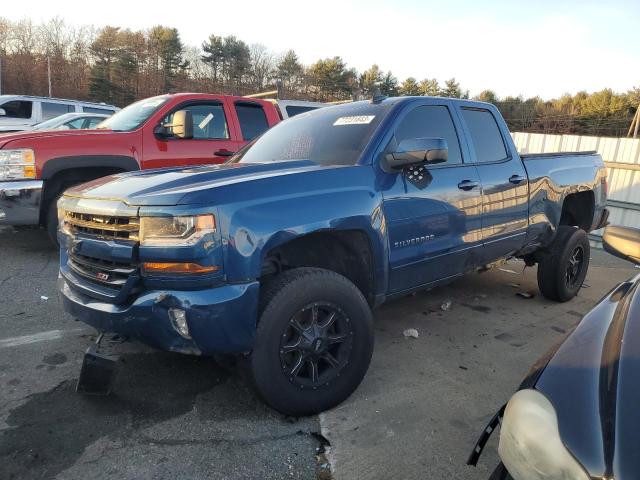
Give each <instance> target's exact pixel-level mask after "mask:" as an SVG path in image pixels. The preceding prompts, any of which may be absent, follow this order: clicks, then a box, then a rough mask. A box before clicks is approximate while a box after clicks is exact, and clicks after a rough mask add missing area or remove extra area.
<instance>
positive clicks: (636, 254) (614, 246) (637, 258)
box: [602, 225, 640, 265]
mask: <svg viewBox="0 0 640 480" xmlns="http://www.w3.org/2000/svg"><path fill="white" fill-rule="evenodd" d="M602 245H603V246H604V249H605V250H606V251H607V252H609V253H610V254H611V255H615V256H616V257H619V258H623V259H624V260H628V261H630V262H633V263H635V264H636V265H640V229H637V228H630V227H619V226H611V225H610V226H608V227H607V228H605V229H604V233H603V235H602Z"/></svg>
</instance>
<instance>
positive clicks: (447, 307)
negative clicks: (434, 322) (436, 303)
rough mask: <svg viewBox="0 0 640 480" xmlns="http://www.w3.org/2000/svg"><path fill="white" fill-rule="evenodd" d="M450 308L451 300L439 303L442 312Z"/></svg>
mask: <svg viewBox="0 0 640 480" xmlns="http://www.w3.org/2000/svg"><path fill="white" fill-rule="evenodd" d="M450 308H451V300H447V301H446V302H443V303H442V305H440V310H442V311H443V312H446V311H447V310H449V309H450Z"/></svg>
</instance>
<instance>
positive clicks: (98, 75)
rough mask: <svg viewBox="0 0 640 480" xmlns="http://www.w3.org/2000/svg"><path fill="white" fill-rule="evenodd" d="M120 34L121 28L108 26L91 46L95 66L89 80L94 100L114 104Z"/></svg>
mask: <svg viewBox="0 0 640 480" xmlns="http://www.w3.org/2000/svg"><path fill="white" fill-rule="evenodd" d="M119 33H120V28H119V27H111V26H106V27H104V28H103V29H102V30H101V31H100V33H99V34H98V36H97V37H96V39H95V40H94V41H93V43H92V44H91V47H90V51H91V55H92V56H93V58H94V64H93V67H92V68H91V74H90V78H89V95H90V96H91V98H92V99H94V100H97V101H103V102H109V103H113V102H114V100H115V98H116V96H117V86H116V84H115V83H114V81H113V74H114V68H113V66H114V63H115V62H116V59H117V55H118V43H119V42H118V34H119Z"/></svg>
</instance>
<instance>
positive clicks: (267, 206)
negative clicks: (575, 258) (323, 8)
mask: <svg viewBox="0 0 640 480" xmlns="http://www.w3.org/2000/svg"><path fill="white" fill-rule="evenodd" d="M428 105H439V106H444V107H446V108H448V109H449V112H450V114H451V117H452V120H453V123H454V126H455V129H456V131H457V133H458V135H459V138H460V148H461V154H462V158H463V163H460V164H457V165H448V164H446V163H445V164H438V165H432V166H428V167H427V171H428V175H429V182H428V184H427V185H426V186H425V187H424V188H419V187H417V186H415V185H414V184H412V183H411V182H409V181H407V176H406V175H405V174H404V173H403V172H401V171H392V172H388V171H385V169H384V168H383V166H382V165H381V159H382V158H383V155H384V149H385V148H386V147H387V145H388V144H389V142H390V140H391V139H392V137H393V135H394V132H395V130H396V128H397V126H398V125H399V123H400V122H401V121H402V119H403V118H404V117H405V115H407V113H408V112H410V111H411V110H413V109H414V108H417V107H421V106H428ZM365 107H366V108H367V109H369V110H371V108H374V109H375V107H371V106H370V105H369V104H368V103H363V102H360V103H355V104H350V105H341V106H337V107H330V108H326V109H320V110H317V111H314V112H310V113H308V114H304V115H301V116H300V117H301V118H308V116H309V115H318V116H319V115H331V114H332V112H338V113H339V114H340V115H343V116H349V115H358V112H360V111H361V110H362V108H365ZM465 107H467V108H468V107H473V108H481V109H486V110H489V111H490V112H491V113H492V114H493V115H494V117H495V118H496V120H497V121H498V125H499V128H500V135H501V136H502V138H503V141H504V144H505V149H506V151H507V154H508V157H507V158H506V159H504V160H502V161H499V162H492V163H481V162H480V160H481V159H479V158H477V156H476V152H475V150H474V147H473V144H472V141H471V140H470V135H469V132H468V128H467V126H466V124H465V123H464V119H463V117H462V114H461V110H460V109H461V108H465ZM379 115H381V116H382V118H381V119H379V123H378V124H377V126H376V128H375V131H374V132H373V133H372V134H371V135H370V137H369V138H368V140H367V141H366V144H364V145H362V146H361V155H360V156H359V159H358V160H357V162H355V163H354V164H352V165H331V164H326V163H325V164H320V163H318V162H313V161H311V160H289V161H270V162H266V163H230V164H224V165H215V166H205V167H200V168H187V169H179V168H174V169H166V170H157V171H143V172H132V173H127V174H121V175H118V176H116V178H115V180H113V179H112V180H111V181H105V182H103V183H102V184H100V183H96V182H93V183H92V186H91V187H82V186H81V187H77V188H75V189H74V190H73V195H74V196H82V197H83V198H84V197H86V198H91V199H98V201H99V199H102V198H104V199H111V201H113V200H114V199H119V200H121V201H122V202H123V204H126V205H128V206H129V207H135V208H137V209H138V215H140V216H170V215H195V214H213V215H215V218H216V224H217V230H216V232H215V234H213V235H208V236H207V237H205V238H203V239H202V240H201V241H200V242H198V243H197V244H195V245H193V246H188V247H145V246H139V245H138V244H134V243H131V242H123V241H105V240H100V239H98V238H92V237H91V236H88V235H80V234H78V235H76V236H75V237H74V238H70V237H69V236H67V235H66V234H64V233H62V232H61V233H60V241H61V245H62V246H63V247H62V254H61V272H62V274H63V275H62V278H63V280H62V287H61V288H62V292H63V298H64V303H65V307H66V308H67V309H68V310H69V311H70V312H71V313H72V314H74V315H75V316H77V317H79V318H80V319H81V320H83V321H85V322H87V323H89V324H91V325H93V326H95V327H96V328H98V329H99V330H108V331H117V332H121V333H129V334H132V335H134V336H136V337H138V338H140V339H141V340H143V341H146V342H147V343H150V344H153V345H155V346H158V347H160V348H165V349H179V350H180V349H181V350H183V351H189V350H190V349H194V351H195V350H199V351H201V352H202V353H206V354H210V353H214V352H230V351H245V350H250V349H251V347H252V342H253V337H254V333H255V325H256V322H257V304H258V296H259V283H258V282H259V278H260V276H261V269H262V266H263V259H264V258H265V257H266V255H267V254H268V252H269V251H271V250H272V249H274V248H276V247H278V246H281V245H283V244H285V243H287V242H289V241H291V240H293V239H296V238H299V237H301V236H304V235H307V234H310V233H317V232H326V231H331V232H335V231H358V232H361V233H363V234H364V235H365V236H366V238H367V239H368V240H369V246H370V249H371V261H372V271H373V276H374V277H373V279H372V282H371V284H372V285H373V292H371V293H372V297H373V298H375V303H380V301H384V300H385V299H387V298H391V297H394V296H397V295H401V294H403V293H406V292H410V291H413V290H417V289H420V288H425V287H429V286H432V285H437V284H440V283H444V282H447V281H450V280H451V279H452V278H455V277H457V276H459V275H461V274H463V273H465V272H469V271H472V270H474V269H477V268H479V267H482V266H483V265H486V264H489V263H492V262H494V261H496V260H499V259H501V258H506V257H510V256H518V255H523V254H526V253H531V252H532V251H534V250H535V249H537V248H540V247H544V246H546V245H548V244H549V242H550V241H551V240H552V239H553V232H554V231H555V229H556V227H557V226H558V224H559V221H560V215H561V211H562V205H563V202H564V199H565V198H566V196H567V195H569V194H572V193H577V192H581V191H593V192H594V198H595V205H594V215H593V217H594V218H593V222H592V228H595V227H596V226H597V223H598V220H599V218H600V217H601V215H602V212H603V209H604V201H605V200H606V198H605V194H604V192H603V187H602V180H603V178H604V175H605V172H604V164H603V162H602V160H601V158H600V157H599V156H598V155H596V154H593V155H584V154H580V155H569V156H546V157H544V156H543V157H531V158H525V159H524V160H523V159H522V158H521V157H520V156H519V155H518V152H517V151H516V149H515V146H514V144H513V141H512V140H511V137H510V135H509V132H508V131H507V127H506V125H505V123H504V121H503V120H502V118H501V117H500V114H499V112H498V111H497V109H496V108H495V107H494V106H492V105H488V104H484V103H480V102H472V101H465V100H461V101H458V100H451V99H443V98H429V97H417V98H413V97H406V98H399V99H388V100H385V101H383V102H382V104H381V106H380V113H379ZM297 118H298V117H296V118H293V119H291V120H288V121H287V122H283V123H282V124H280V125H278V126H276V127H274V128H273V129H272V130H271V131H269V132H267V133H266V134H265V135H264V137H263V138H262V139H260V140H258V142H261V141H268V140H269V137H268V136H269V135H270V134H273V135H277V134H278V132H279V131H282V130H278V129H282V128H291V127H292V126H295V125H296V122H297V121H298V120H296V119H297ZM285 124H286V125H288V126H286V125H285ZM336 128H349V127H336ZM287 131H289V130H287ZM258 145H259V143H258ZM253 148H257V147H253ZM513 176H521V177H523V181H522V182H520V183H518V184H514V183H512V182H510V181H509V179H510V178H511V177H513ZM464 180H469V181H473V182H477V184H478V186H477V187H476V188H473V189H471V190H463V189H460V188H458V184H459V183H460V182H461V181H464ZM65 199H66V197H63V199H62V200H61V202H60V206H62V207H63V208H64V206H65V202H66V200H65ZM78 240H81V242H80V247H79V249H80V252H81V253H82V254H86V255H88V256H91V257H95V258H99V259H104V260H107V261H118V262H127V263H130V264H132V265H138V264H140V263H141V262H145V261H160V262H162V261H172V262H195V263H199V264H201V265H216V266H218V267H220V269H219V271H217V272H215V273H214V274H208V275H203V276H193V277H190V278H189V279H185V277H184V276H182V277H180V276H158V275H155V276H145V275H144V274H142V273H139V274H136V275H140V278H137V279H136V281H135V282H133V284H132V285H128V286H127V288H129V290H128V291H127V292H126V295H124V296H125V297H126V298H124V299H123V294H122V293H119V294H118V295H119V296H118V298H117V299H115V298H111V299H109V298H108V295H107V296H105V295H104V294H103V293H104V292H103V293H101V292H94V291H93V290H96V289H95V288H94V286H93V285H91V282H90V281H87V280H86V279H82V278H80V277H78V276H74V275H73V272H71V273H70V271H69V267H68V265H67V264H68V256H67V254H66V249H68V248H71V247H72V245H73V244H74V242H76V243H77V241H78ZM158 298H162V299H164V300H163V302H165V303H166V302H167V301H169V302H176V305H181V306H182V307H183V308H185V309H186V310H187V315H188V319H189V326H190V328H191V329H192V336H193V341H186V340H185V339H183V338H181V337H180V336H179V335H178V334H177V333H176V332H175V331H174V330H173V328H172V327H171V325H170V324H169V323H168V319H167V318H166V312H165V308H164V306H159V305H165V303H163V302H160V304H158ZM167 298H169V299H170V300H167Z"/></svg>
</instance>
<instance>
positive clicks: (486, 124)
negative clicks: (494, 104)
mask: <svg viewBox="0 0 640 480" xmlns="http://www.w3.org/2000/svg"><path fill="white" fill-rule="evenodd" d="M461 112H462V118H463V119H464V122H465V124H466V125H467V129H468V130H469V135H470V136H471V142H472V143H473V148H474V149H475V152H476V161H477V162H479V163H488V162H499V161H502V160H506V159H507V158H508V157H509V155H508V154H507V148H506V147H505V144H504V140H503V138H502V134H501V133H500V128H499V127H498V122H497V121H496V119H495V117H494V116H493V114H492V113H491V112H490V111H489V110H484V109H481V108H467V107H463V108H462V109H461Z"/></svg>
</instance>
